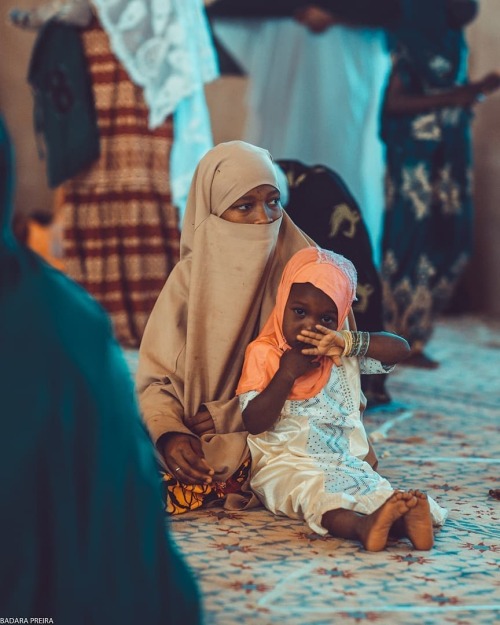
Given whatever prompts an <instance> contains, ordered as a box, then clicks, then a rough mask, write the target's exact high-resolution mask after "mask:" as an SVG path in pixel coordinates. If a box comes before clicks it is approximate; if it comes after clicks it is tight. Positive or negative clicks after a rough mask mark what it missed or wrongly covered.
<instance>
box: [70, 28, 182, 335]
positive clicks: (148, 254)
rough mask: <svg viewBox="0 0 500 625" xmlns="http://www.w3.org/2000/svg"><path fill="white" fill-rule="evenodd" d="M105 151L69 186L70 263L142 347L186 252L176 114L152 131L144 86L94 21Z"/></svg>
mask: <svg viewBox="0 0 500 625" xmlns="http://www.w3.org/2000/svg"><path fill="white" fill-rule="evenodd" d="M82 37H83V45H84V48H85V52H86V55H87V59H88V64H89V71H90V73H91V77H92V85H93V90H94V98H95V103H96V109H97V117H98V125H99V132H100V142H101V143H100V145H101V156H100V158H99V160H98V161H96V162H95V163H94V164H93V165H92V166H91V167H89V168H88V169H87V170H86V171H84V172H82V173H80V174H79V175H78V176H76V177H75V178H73V179H72V180H70V181H69V182H68V183H66V184H65V185H64V190H63V192H64V206H63V214H64V221H65V251H64V253H65V266H66V269H67V272H68V274H69V275H70V276H71V277H72V278H73V279H74V280H76V281H77V282H79V283H80V284H81V285H82V286H83V287H84V288H85V289H87V290H88V291H89V293H91V294H92V295H93V296H94V297H95V298H96V299H97V300H98V301H99V302H100V303H101V304H102V305H103V306H104V308H106V310H107V311H108V313H109V314H110V315H111V318H112V321H113V325H114V330H115V334H116V336H117V338H118V340H119V341H120V342H121V343H122V344H123V345H126V346H130V347H136V346H137V345H138V344H139V342H140V340H141V337H142V333H143V331H144V327H145V325H146V321H147V319H148V317H149V314H150V312H151V309H152V307H153V305H154V303H155V301H156V298H157V297H158V294H159V292H160V290H161V288H162V286H163V284H164V283H165V280H166V278H167V276H168V274H169V273H170V271H171V270H172V267H173V266H174V264H175V263H176V262H177V260H178V257H179V224H178V213H177V209H176V208H175V207H174V206H173V205H172V203H171V195H170V180H169V161H170V151H171V148H172V142H173V126H172V120H171V118H169V119H167V120H166V121H165V122H164V123H163V124H162V125H161V126H160V127H159V128H156V129H155V130H150V129H149V128H148V109H147V106H146V104H145V102H144V98H143V94H142V89H141V88H139V87H137V86H136V85H134V84H133V83H132V82H131V80H130V79H129V77H128V74H127V73H126V72H125V70H124V68H123V66H122V65H121V64H120V62H119V61H118V60H117V58H116V57H115V56H114V54H113V53H112V52H111V50H110V47H109V41H108V36H107V35H106V33H105V32H104V30H103V29H102V28H101V27H100V26H99V24H98V23H97V21H95V20H94V22H93V23H92V25H91V26H90V27H89V28H88V29H86V30H85V31H83V33H82Z"/></svg>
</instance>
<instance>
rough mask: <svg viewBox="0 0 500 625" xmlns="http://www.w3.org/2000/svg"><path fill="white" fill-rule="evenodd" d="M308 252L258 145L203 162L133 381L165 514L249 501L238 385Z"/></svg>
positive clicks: (233, 147)
mask: <svg viewBox="0 0 500 625" xmlns="http://www.w3.org/2000/svg"><path fill="white" fill-rule="evenodd" d="M310 245H314V242H313V241H312V240H311V239H309V238H308V237H307V236H306V235H305V234H304V233H303V232H302V231H301V230H300V229H299V228H298V227H297V226H295V224H294V223H293V222H292V221H291V219H290V218H289V217H288V215H287V214H286V213H285V212H284V211H283V209H282V207H281V203H280V192H279V186H278V181H277V178H276V172H275V169H274V166H273V162H272V159H271V157H270V155H269V153H268V152H267V151H266V150H263V149H261V148H257V147H254V146H252V145H249V144H247V143H244V142H241V141H232V142H229V143H223V144H219V145H218V146H216V147H215V148H213V149H212V150H210V151H209V152H208V153H207V154H206V155H205V156H204V158H203V159H202V160H201V161H200V163H199V165H198V168H197V170H196V172H195V175H194V177H193V181H192V184H191V189H190V193H189V196H188V202H187V209H186V216H185V219H184V225H183V229H182V236H181V260H180V262H179V263H178V264H177V265H176V267H175V268H174V270H173V272H172V273H171V274H170V275H169V277H168V280H167V282H166V284H165V286H164V288H163V290H162V292H161V294H160V297H159V298H158V301H157V303H156V305H155V307H154V309H153V312H152V314H151V317H150V319H149V322H148V324H147V327H146V331H145V334H144V338H143V341H142V344H141V348H140V354H139V367H138V374H137V383H138V391H139V400H140V405H141V410H142V413H143V417H144V420H145V422H146V425H147V427H148V429H149V432H150V434H151V436H152V438H153V441H154V443H155V444H156V446H157V449H158V450H159V452H160V454H161V456H162V457H163V459H164V461H165V464H166V471H167V473H166V474H165V484H166V485H167V488H168V492H169V497H168V503H167V509H168V511H169V512H171V513H179V512H183V511H186V510H189V509H194V508H197V507H199V506H201V505H204V504H207V503H208V502H210V501H212V500H217V501H220V500H221V499H223V498H225V505H226V507H228V508H232V509H235V508H242V507H245V506H248V505H250V504H251V503H252V500H253V501H254V502H256V500H255V498H252V495H251V493H250V491H249V489H248V487H247V482H248V479H247V478H248V468H249V452H248V447H247V442H246V439H247V432H246V431H245V428H244V426H243V422H242V417H241V411H240V408H239V403H238V399H237V398H236V396H235V389H236V385H237V383H238V379H239V376H240V373H241V367H242V364H243V358H244V353H245V349H246V347H247V345H248V344H249V343H250V341H252V340H253V339H254V338H255V337H256V336H257V334H258V333H259V331H260V329H261V328H262V327H263V324H264V323H265V321H266V319H267V318H268V316H269V314H270V312H271V310H272V307H273V303H274V299H275V296H276V290H277V286H278V283H279V279H280V276H281V273H282V271H283V268H284V266H285V264H286V262H287V261H288V259H289V258H291V256H292V255H293V254H294V253H295V252H296V251H297V250H299V249H301V248H303V247H307V246H310Z"/></svg>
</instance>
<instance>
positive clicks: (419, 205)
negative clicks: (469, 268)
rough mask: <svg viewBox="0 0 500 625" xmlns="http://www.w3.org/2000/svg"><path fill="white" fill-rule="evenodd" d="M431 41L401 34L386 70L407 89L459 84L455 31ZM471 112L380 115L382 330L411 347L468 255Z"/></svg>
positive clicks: (460, 40)
mask: <svg viewBox="0 0 500 625" xmlns="http://www.w3.org/2000/svg"><path fill="white" fill-rule="evenodd" d="M434 41H435V44H436V43H438V45H432V43H431V41H430V40H429V39H426V38H425V37H423V38H422V41H421V42H420V45H419V42H418V39H417V37H416V36H414V38H413V39H410V40H409V41H408V40H407V41H405V39H404V38H401V39H399V40H397V41H396V44H395V46H394V50H395V54H394V68H393V72H395V73H396V74H397V75H398V76H399V78H400V80H401V81H402V83H403V85H404V88H405V89H406V92H407V93H408V94H413V95H425V94H434V93H439V92H441V91H448V90H449V89H451V88H453V87H455V86H458V85H462V84H465V83H466V82H467V47H466V43H465V39H464V36H463V32H462V31H461V30H458V29H449V28H448V29H446V31H445V32H444V33H442V35H441V36H440V37H435V39H434ZM470 122H471V111H470V110H469V109H463V108H453V107H448V108H441V109H434V110H431V109H430V110H428V111H426V112H424V113H419V114H411V115H410V114H398V115H395V114H392V115H389V114H388V113H384V114H383V120H382V136H383V139H384V141H385V144H386V148H387V171H386V214H385V225H384V238H383V265H382V281H383V299H384V317H385V324H386V329H387V330H390V331H392V332H395V333H397V334H399V335H401V336H404V337H405V338H406V339H407V340H408V342H409V343H410V345H411V346H412V348H413V349H415V350H416V351H419V350H421V349H422V348H423V346H424V345H425V343H426V342H427V341H428V340H429V338H430V336H431V334H432V328H433V322H434V320H435V318H436V315H438V314H439V313H440V312H442V311H443V310H444V309H445V308H446V306H447V304H448V303H449V301H450V298H451V295H452V293H453V290H454V287H455V286H456V283H457V280H458V279H459V277H460V275H461V272H462V270H463V268H464V266H465V264H466V262H467V259H468V258H469V256H470V254H471V249H472V202H471V139H470Z"/></svg>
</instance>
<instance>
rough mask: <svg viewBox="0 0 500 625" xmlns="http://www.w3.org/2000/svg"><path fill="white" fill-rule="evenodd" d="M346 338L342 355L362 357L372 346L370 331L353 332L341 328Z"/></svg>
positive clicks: (341, 332)
mask: <svg viewBox="0 0 500 625" xmlns="http://www.w3.org/2000/svg"><path fill="white" fill-rule="evenodd" d="M340 334H342V336H343V338H344V343H345V345H344V351H343V352H342V357H344V356H346V357H347V358H350V357H351V356H359V357H360V358H361V357H363V356H365V355H366V352H367V351H368V348H369V347H370V333H369V332H353V331H351V330H340Z"/></svg>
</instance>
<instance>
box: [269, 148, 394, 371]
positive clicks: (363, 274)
mask: <svg viewBox="0 0 500 625" xmlns="http://www.w3.org/2000/svg"><path fill="white" fill-rule="evenodd" d="M278 165H279V166H280V167H281V168H282V170H283V171H284V172H285V174H286V177H287V181H288V185H289V194H290V198H289V201H288V203H287V205H286V211H287V213H288V214H289V215H290V217H291V218H292V219H293V221H294V223H295V224H297V226H299V228H301V229H302V230H303V231H304V232H306V233H307V234H308V235H309V236H310V237H311V238H312V239H313V240H314V241H316V243H317V244H318V245H319V246H320V247H322V248H324V249H328V250H332V251H333V252H336V253H337V254H342V255H343V256H345V257H346V258H348V259H349V260H350V261H351V262H352V263H353V264H354V266H355V267H356V271H357V273H358V284H357V289H356V297H357V300H356V301H355V302H354V303H353V311H354V315H355V317H356V326H357V328H358V330H365V331H367V332H380V331H381V330H383V327H384V326H383V319H382V286H381V284H380V279H379V276H378V272H377V269H376V267H375V265H374V262H373V252H372V247H371V243H370V237H369V235H368V231H367V228H366V224H365V222H364V220H363V216H362V214H361V210H360V208H359V205H358V203H357V202H356V200H355V199H354V197H353V195H352V194H351V192H350V191H349V189H348V188H347V185H346V184H345V182H344V181H343V179H342V178H341V177H340V176H339V175H338V174H337V173H336V172H335V171H333V170H332V169H329V168H328V167H323V166H322V165H315V166H312V167H311V166H308V165H304V164H303V163H301V162H300V161H294V160H279V161H278ZM382 379H383V378H382Z"/></svg>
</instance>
